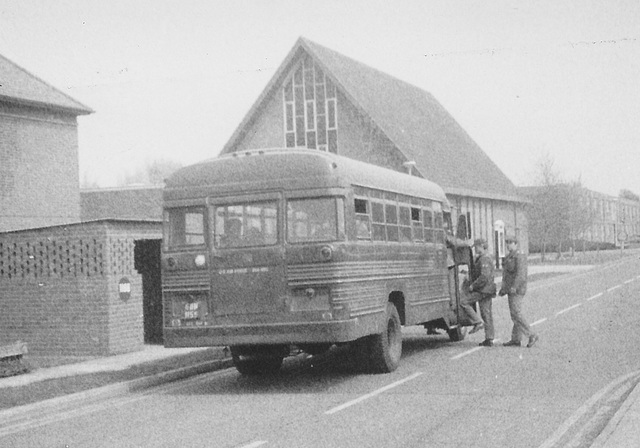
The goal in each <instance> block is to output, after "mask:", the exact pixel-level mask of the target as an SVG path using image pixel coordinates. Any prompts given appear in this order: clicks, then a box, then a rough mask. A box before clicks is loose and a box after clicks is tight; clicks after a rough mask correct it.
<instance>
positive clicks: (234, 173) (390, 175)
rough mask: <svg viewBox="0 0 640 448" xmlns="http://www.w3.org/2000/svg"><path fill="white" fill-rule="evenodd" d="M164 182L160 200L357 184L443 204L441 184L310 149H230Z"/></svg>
mask: <svg viewBox="0 0 640 448" xmlns="http://www.w3.org/2000/svg"><path fill="white" fill-rule="evenodd" d="M165 185H166V186H165V191H164V198H165V200H178V199H189V198H197V197H207V196H211V195H218V194H242V193H246V192H250V191H272V190H301V189H308V188H330V187H350V186H353V185H358V186H362V187H368V188H374V189H378V190H384V191H391V192H394V193H400V194H404V195H408V196H415V197H419V198H425V199H431V200H436V201H439V202H443V203H444V204H446V205H448V202H447V199H446V196H445V194H444V191H443V190H442V188H440V187H439V186H438V185H436V184H435V183H433V182H430V181H428V180H426V179H423V178H420V177H416V176H411V175H409V174H405V173H400V172H398V171H393V170H390V169H387V168H382V167H379V166H376V165H371V164H369V163H364V162H360V161H357V160H353V159H349V158H346V157H341V156H337V155H335V154H331V153H326V152H322V151H318V150H313V149H291V148H285V149H260V150H251V151H242V152H236V153H230V154H228V155H224V156H221V157H217V158H214V159H209V160H206V161H204V162H200V163H197V164H195V165H191V166H188V167H185V168H182V169H180V170H178V171H177V172H175V173H174V174H173V175H171V176H170V177H169V178H168V179H167V180H166V184H165Z"/></svg>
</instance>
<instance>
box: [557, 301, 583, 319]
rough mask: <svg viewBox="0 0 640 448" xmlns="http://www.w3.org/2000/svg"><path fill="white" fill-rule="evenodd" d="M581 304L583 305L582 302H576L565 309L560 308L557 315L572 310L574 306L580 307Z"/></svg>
mask: <svg viewBox="0 0 640 448" xmlns="http://www.w3.org/2000/svg"><path fill="white" fill-rule="evenodd" d="M579 306H582V303H576V304H575V305H571V306H570V307H569V308H565V309H563V310H560V311H558V312H557V313H556V316H559V315H561V314H564V313H566V312H567V311H571V310H572V309H574V308H578V307H579Z"/></svg>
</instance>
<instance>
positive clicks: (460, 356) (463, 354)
mask: <svg viewBox="0 0 640 448" xmlns="http://www.w3.org/2000/svg"><path fill="white" fill-rule="evenodd" d="M498 342H500V339H498V338H496V339H494V340H493V343H494V344H497V343H498ZM483 348H485V347H476V348H472V349H471V350H467V351H466V352H462V353H460V354H458V355H456V356H452V357H451V358H449V359H450V360H451V361H455V360H456V359H460V358H462V357H464V356H467V355H470V354H471V353H475V352H477V351H478V350H482V349H483Z"/></svg>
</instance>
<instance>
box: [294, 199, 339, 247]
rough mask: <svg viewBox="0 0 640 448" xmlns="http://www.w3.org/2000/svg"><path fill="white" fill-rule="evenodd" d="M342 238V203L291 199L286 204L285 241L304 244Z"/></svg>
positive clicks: (337, 201) (335, 200)
mask: <svg viewBox="0 0 640 448" xmlns="http://www.w3.org/2000/svg"><path fill="white" fill-rule="evenodd" d="M343 238H344V203H343V201H342V199H336V198H314V199H292V200H289V201H288V203H287V241H289V242H290V243H305V242H316V241H336V240H339V239H343Z"/></svg>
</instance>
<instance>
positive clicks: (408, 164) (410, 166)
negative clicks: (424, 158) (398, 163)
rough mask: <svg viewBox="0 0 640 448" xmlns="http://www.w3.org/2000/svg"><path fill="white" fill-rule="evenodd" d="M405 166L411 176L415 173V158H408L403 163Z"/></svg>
mask: <svg viewBox="0 0 640 448" xmlns="http://www.w3.org/2000/svg"><path fill="white" fill-rule="evenodd" d="M402 166H403V167H405V169H406V170H407V174H408V175H409V176H411V175H412V174H413V169H414V168H415V167H416V161H415V160H407V161H406V162H404V163H403V164H402Z"/></svg>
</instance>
